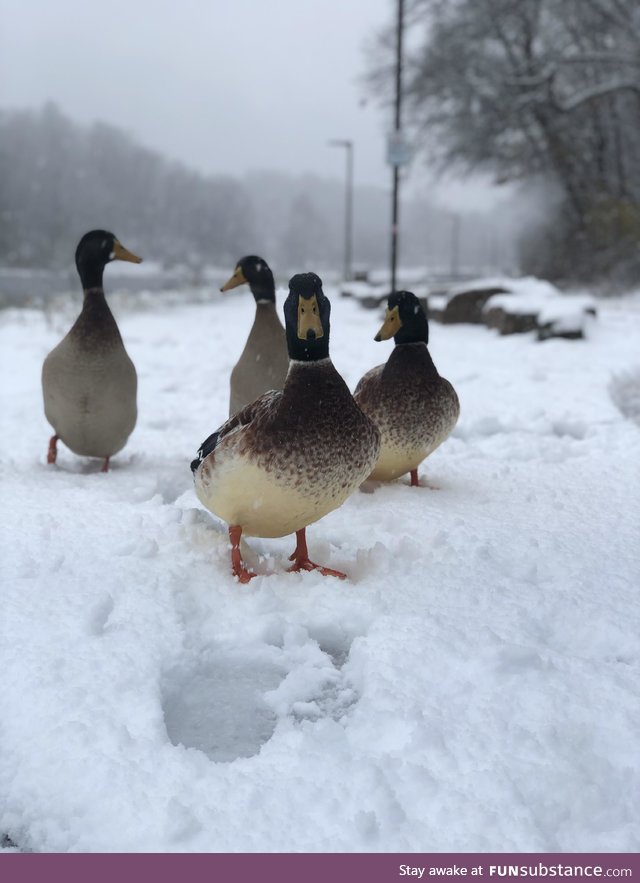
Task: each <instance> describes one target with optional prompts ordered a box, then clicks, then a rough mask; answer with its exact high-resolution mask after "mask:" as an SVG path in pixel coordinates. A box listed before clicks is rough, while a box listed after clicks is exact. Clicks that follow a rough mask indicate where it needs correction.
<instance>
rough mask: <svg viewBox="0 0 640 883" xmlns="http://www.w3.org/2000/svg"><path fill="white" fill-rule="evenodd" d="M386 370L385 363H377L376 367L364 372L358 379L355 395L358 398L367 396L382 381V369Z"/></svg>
mask: <svg viewBox="0 0 640 883" xmlns="http://www.w3.org/2000/svg"><path fill="white" fill-rule="evenodd" d="M383 370H384V365H376V367H375V368H371V369H370V370H369V371H367V373H366V374H364V375H363V376H362V377H361V378H360V380H359V381H358V385H357V386H356V388H355V390H354V393H353V397H354V398H355V399H356V400H357V399H358V398H360V397H362V396H364V397H365V398H366V397H367V395H368V394H370V393H371V392H372V391H373V390H374V389H375V388H376V386H377V384H378V383H379V382H380V377H381V376H382V371H383Z"/></svg>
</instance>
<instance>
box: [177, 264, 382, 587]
mask: <svg viewBox="0 0 640 883" xmlns="http://www.w3.org/2000/svg"><path fill="white" fill-rule="evenodd" d="M330 309H331V306H330V303H329V299H328V298H327V297H326V296H325V294H324V292H323V290H322V281H321V280H320V278H319V277H318V276H316V275H315V273H301V274H298V275H296V276H293V277H292V279H291V280H290V282H289V296H288V297H287V300H286V302H285V305H284V314H285V322H286V335H287V346H288V353H289V370H288V373H287V377H286V380H285V383H284V387H283V389H282V390H281V391H277V390H272V391H270V392H267V393H265V394H264V395H262V396H261V397H260V398H258V399H257V400H256V401H255V402H253V403H251V404H250V405H248V406H247V407H246V408H243V409H242V410H240V411H239V412H238V413H236V414H235V415H234V416H233V417H232V418H231V419H230V420H228V421H227V422H226V423H225V424H224V425H223V426H221V427H220V429H218V430H217V432H214V433H213V435H211V436H209V438H208V439H207V440H206V441H205V442H204V443H203V445H202V446H201V448H200V450H199V451H198V456H197V458H196V459H195V460H194V461H193V463H192V464H191V469H192V471H193V473H194V479H195V489H196V493H197V495H198V497H199V499H200V501H201V502H202V503H203V505H204V506H206V508H207V509H209V510H210V511H211V512H213V513H214V514H215V515H218V516H219V517H220V518H222V519H223V520H224V521H226V522H227V524H228V525H229V536H230V539H231V562H232V572H233V573H234V574H235V576H237V577H238V579H239V580H240V582H248V581H249V580H250V579H251V578H252V577H253V576H255V573H252V572H251V571H249V570H248V569H247V568H246V567H245V565H244V563H243V561H242V558H241V555H240V538H241V536H242V534H243V533H244V534H246V535H248V536H256V537H282V536H285V535H287V534H290V533H295V534H296V539H297V542H296V549H295V551H294V553H293V555H292V556H291V560H292V561H293V562H294V563H293V566H292V567H291V568H290V570H293V571H298V570H313V569H316V568H318V569H319V570H320V572H321V573H322V574H324V575H330V576H338V577H342V578H344V577H345V574H344V573H341V572H340V571H336V570H331V569H330V568H326V567H320V566H319V565H317V564H314V563H313V562H312V561H310V560H309V555H308V552H307V544H306V532H305V531H306V527H307V525H309V524H312V523H313V522H314V521H317V520H318V519H319V518H322V516H323V515H326V514H327V513H328V512H331V511H332V510H333V509H337V508H338V506H340V505H341V504H342V503H343V502H344V501H345V500H346V499H347V497H348V496H349V495H350V494H352V493H353V492H354V491H355V490H356V489H357V488H358V487H359V485H360V484H361V482H362V481H364V479H365V478H366V477H367V475H369V473H370V472H371V469H372V468H373V466H374V464H375V462H376V459H377V456H378V447H379V436H378V431H377V429H376V428H375V426H374V425H373V423H372V422H371V420H369V418H368V417H366V416H365V415H364V414H363V413H362V411H361V410H360V408H359V407H358V406H357V405H356V403H355V402H354V400H353V397H352V395H351V393H350V392H349V388H348V387H347V385H346V383H345V382H344V380H343V379H342V377H341V376H340V374H338V372H337V371H336V369H335V368H334V366H333V364H332V362H331V359H330V357H329V314H330Z"/></svg>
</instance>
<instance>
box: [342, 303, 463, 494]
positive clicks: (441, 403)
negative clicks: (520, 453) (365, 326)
mask: <svg viewBox="0 0 640 883" xmlns="http://www.w3.org/2000/svg"><path fill="white" fill-rule="evenodd" d="M390 337H393V339H394V341H395V348H394V349H393V351H392V353H391V355H390V356H389V358H388V360H387V362H386V364H384V365H378V366H377V367H376V368H372V369H371V370H370V371H368V372H367V373H366V374H365V375H364V377H363V378H362V379H361V380H360V382H359V383H358V385H357V387H356V391H355V392H354V394H353V396H354V398H355V400H356V402H357V403H358V405H359V406H360V407H361V408H362V410H363V411H364V413H365V414H366V415H367V416H368V417H370V418H371V420H373V422H374V423H375V424H376V426H377V427H378V429H379V430H380V441H381V444H380V454H379V456H378V460H377V462H376V464H375V467H374V469H373V470H372V472H371V475H370V476H369V477H370V478H372V479H377V480H379V481H392V480H393V479H395V478H399V477H400V476H401V475H405V474H406V473H407V472H409V473H410V474H411V484H412V485H414V486H415V485H418V484H419V482H418V466H419V465H420V463H422V461H423V460H424V459H425V458H426V457H428V456H429V454H431V453H432V452H433V451H435V449H436V448H437V447H438V446H439V445H441V444H442V442H443V441H445V439H446V438H448V436H449V435H450V433H451V431H452V430H453V427H454V426H455V425H456V422H457V420H458V417H459V415H460V402H459V400H458V396H457V394H456V391H455V389H454V388H453V386H452V385H451V384H450V383H449V381H448V380H445V378H444V377H441V376H440V375H439V374H438V370H437V368H436V366H435V365H434V363H433V359H432V358H431V355H430V353H429V348H428V345H427V344H428V342H429V323H428V321H427V315H426V313H425V311H424V308H423V306H422V304H421V303H420V301H419V300H418V298H417V297H416V296H415V294H413V293H412V292H411V291H396V292H394V293H393V294H392V295H390V297H389V299H388V302H387V310H386V314H385V320H384V323H383V325H382V328H381V329H380V331H379V332H378V333H377V334H376V337H375V339H376V340H388V339H389V338H390Z"/></svg>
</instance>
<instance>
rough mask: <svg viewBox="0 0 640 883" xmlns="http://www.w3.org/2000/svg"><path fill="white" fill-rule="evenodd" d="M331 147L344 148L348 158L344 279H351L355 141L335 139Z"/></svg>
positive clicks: (330, 142)
mask: <svg viewBox="0 0 640 883" xmlns="http://www.w3.org/2000/svg"><path fill="white" fill-rule="evenodd" d="M329 146H330V147H344V149H345V151H346V157H347V167H346V177H345V202H344V270H343V272H344V279H345V282H346V281H348V280H349V279H351V255H352V249H353V141H349V140H348V139H347V138H334V139H333V140H331V141H329Z"/></svg>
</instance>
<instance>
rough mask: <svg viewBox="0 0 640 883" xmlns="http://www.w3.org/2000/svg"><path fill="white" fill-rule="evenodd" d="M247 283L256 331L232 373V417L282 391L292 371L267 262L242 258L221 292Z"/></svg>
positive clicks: (230, 401) (250, 257)
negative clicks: (264, 395)
mask: <svg viewBox="0 0 640 883" xmlns="http://www.w3.org/2000/svg"><path fill="white" fill-rule="evenodd" d="M244 283H247V284H248V285H249V288H250V289H251V293H252V294H253V296H254V298H255V301H256V315H255V319H254V320H253V327H252V328H251V331H250V332H249V337H248V338H247V342H246V344H245V347H244V350H243V352H242V355H241V356H240V358H239V360H238V363H237V365H236V366H235V368H234V369H233V371H232V372H231V383H230V386H231V395H230V397H229V416H231V415H233V414H235V413H236V412H237V411H239V410H240V409H241V408H244V407H245V405H249V404H250V403H251V402H254V401H255V400H256V399H257V398H258V397H259V396H261V395H262V393H264V392H268V391H269V390H270V389H282V387H283V386H284V381H285V377H286V376H287V371H288V368H289V357H288V354H287V339H286V336H285V333H284V328H283V327H282V323H281V322H280V319H279V318H278V314H277V313H276V286H275V283H274V280H273V273H272V272H271V269H270V267H269V265H268V264H267V262H266V261H265V260H264V259H263V258H259V257H257V256H256V255H247V257H244V258H241V259H240V260H239V261H238V264H237V266H236V268H235V270H234V272H233V276H232V277H231V278H230V279H229V280H228V281H227V282H225V284H224V285H223V286H222V288H221V289H220V291H230V290H231V289H232V288H237V287H238V285H243V284H244Z"/></svg>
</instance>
